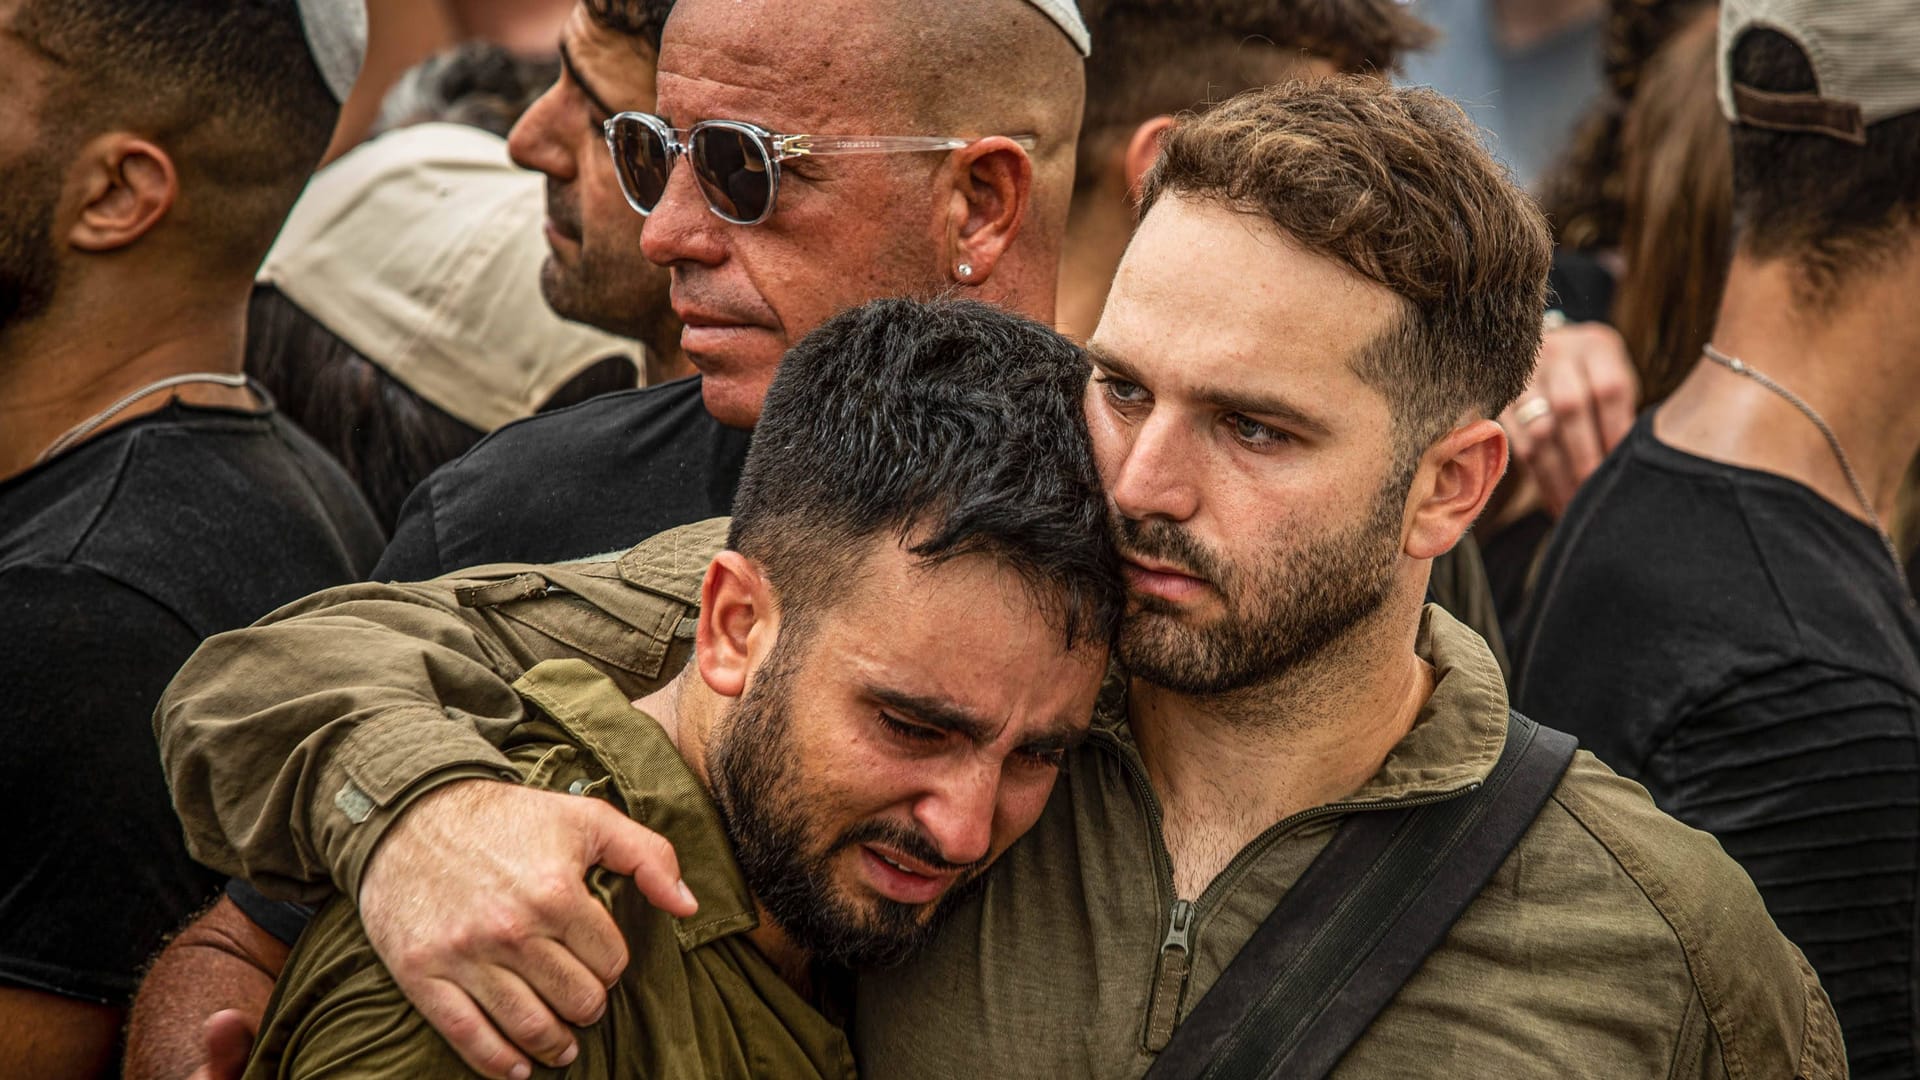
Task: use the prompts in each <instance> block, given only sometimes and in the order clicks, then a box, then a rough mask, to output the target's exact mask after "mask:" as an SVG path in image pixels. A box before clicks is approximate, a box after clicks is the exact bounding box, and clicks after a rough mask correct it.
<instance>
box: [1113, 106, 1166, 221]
mask: <svg viewBox="0 0 1920 1080" xmlns="http://www.w3.org/2000/svg"><path fill="white" fill-rule="evenodd" d="M1171 130H1173V117H1171V116H1166V115H1164V114H1163V115H1160V116H1156V117H1154V118H1153V119H1151V120H1148V121H1147V122H1146V123H1144V124H1141V125H1140V126H1139V127H1137V128H1134V129H1133V134H1132V135H1131V136H1129V137H1128V139H1127V151H1126V155H1125V156H1124V157H1123V158H1122V159H1121V165H1120V167H1121V168H1123V169H1125V170H1126V179H1127V197H1128V198H1129V199H1132V200H1133V201H1134V202H1135V203H1138V202H1139V201H1140V184H1141V182H1142V181H1144V180H1146V178H1147V172H1148V170H1150V169H1152V168H1153V163H1154V162H1156V161H1159V160H1160V142H1161V140H1163V139H1165V138H1166V137H1167V132H1169V131H1171Z"/></svg>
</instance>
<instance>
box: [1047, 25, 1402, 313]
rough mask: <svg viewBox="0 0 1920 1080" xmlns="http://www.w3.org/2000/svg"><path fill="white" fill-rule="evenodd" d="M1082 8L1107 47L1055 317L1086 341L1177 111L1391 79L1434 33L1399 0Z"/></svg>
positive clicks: (1086, 130)
mask: <svg viewBox="0 0 1920 1080" xmlns="http://www.w3.org/2000/svg"><path fill="white" fill-rule="evenodd" d="M1081 6H1082V10H1083V11H1085V12H1086V15H1087V28H1088V31H1089V32H1090V33H1091V34H1092V38H1093V41H1094V43H1095V48H1094V50H1093V55H1091V56H1089V57H1088V58H1087V104H1086V110H1085V112H1084V113H1083V115H1082V120H1081V124H1080V146H1079V150H1078V152H1077V154H1076V158H1075V169H1074V176H1073V203H1072V205H1071V207H1070V208H1069V210H1068V212H1067V238H1066V249H1065V251H1064V252H1063V254H1062V255H1061V260H1060V303H1059V308H1058V311H1057V313H1056V314H1055V316H1054V321H1055V323H1056V324H1057V325H1058V326H1059V327H1060V328H1061V329H1062V330H1063V331H1064V332H1066V333H1067V334H1070V335H1072V336H1074V337H1078V338H1082V339H1084V338H1085V337H1086V336H1087V335H1089V334H1091V333H1093V328H1094V326H1095V325H1096V324H1097V323H1099V321H1100V309H1101V308H1102V307H1104V306H1106V302H1107V290H1108V289H1109V288H1111V287H1112V285H1113V272H1114V270H1115V269H1116V268H1118V267H1119V265H1120V256H1121V255H1122V254H1123V253H1124V252H1125V251H1126V248H1127V241H1128V240H1129V239H1131V238H1132V236H1133V229H1134V225H1135V222H1136V215H1137V213H1138V205H1139V198H1140V181H1141V179H1142V178H1143V177H1145V176H1146V174H1147V170H1148V169H1150V168H1152V166H1153V163H1154V161H1155V160H1156V159H1157V158H1158V157H1159V154H1160V140H1161V139H1162V138H1163V137H1165V135H1166V133H1167V131H1168V129H1169V128H1171V127H1172V126H1173V124H1174V119H1175V117H1176V116H1177V115H1179V114H1180V113H1183V112H1187V111H1190V110H1198V109H1203V108H1205V107H1206V106H1208V105H1210V104H1213V103H1215V102H1219V101H1225V100H1226V99H1228V98H1230V97H1232V96H1234V95H1235V94H1238V93H1240V92H1241V91H1243V90H1251V89H1253V88H1254V87H1256V86H1270V85H1272V84H1274V83H1282V82H1287V81H1290V80H1293V79H1317V78H1324V77H1326V76H1328V75H1332V74H1336V73H1346V74H1374V75H1378V76H1379V77H1381V78H1386V77H1387V76H1388V75H1390V74H1391V73H1392V72H1393V71H1394V70H1396V69H1397V68H1398V67H1399V66H1400V62H1401V59H1402V57H1404V56H1405V55H1406V54H1407V53H1409V52H1411V51H1412V50H1416V49H1421V48H1425V47H1426V46H1427V45H1429V44H1430V43H1431V42H1432V41H1433V37H1434V33H1433V29H1432V28H1431V27H1429V26H1427V25H1426V24H1425V23H1423V22H1421V21H1420V20H1419V19H1418V18H1416V17H1414V16H1413V15H1412V14H1410V13H1409V11H1408V8H1407V5H1405V4H1404V3H1400V2H1399V0H1358V2H1356V3H1341V4H1323V3H1314V4H1273V3H1270V2H1267V0H1226V2H1221V3H1200V4H1196V3H1169V2H1167V0H1086V2H1085V3H1083V4H1082V5H1081Z"/></svg>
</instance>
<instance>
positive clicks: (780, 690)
mask: <svg viewBox="0 0 1920 1080" xmlns="http://www.w3.org/2000/svg"><path fill="white" fill-rule="evenodd" d="M798 629H799V628H797V627H794V626H791V625H789V626H788V627H787V628H786V630H784V631H783V632H782V635H781V640H780V641H779V642H777V643H776V644H775V646H774V651H773V653H772V655H770V656H768V657H767V661H766V663H765V664H764V665H763V666H762V668H761V671H760V674H759V675H758V677H757V678H755V679H754V681H753V685H751V686H749V687H748V688H747V692H746V693H745V694H743V695H741V697H740V700H739V701H738V702H737V703H736V704H735V705H734V706H733V707H732V708H731V709H729V710H728V713H727V716H726V718H725V720H724V721H723V723H722V726H721V728H720V729H719V731H718V732H716V734H715V737H714V742H713V746H712V748H711V749H710V750H709V752H708V755H707V772H708V776H709V777H710V778H711V781H712V788H713V800H714V804H715V806H716V807H717V808H718V809H719V811H720V819H721V821H722V823H723V824H724V825H725V827H726V830H727V836H728V838H729V839H730V840H731V841H732V842H733V854H734V859H735V861H736V862H738V863H739V865H740V873H741V876H742V877H744V878H745V879H746V882H747V888H748V889H750V890H752V892H753V894H754V896H755V897H756V898H757V899H758V900H759V901H760V904H761V906H763V907H764V908H766V911H767V914H768V916H769V917H771V918H772V919H773V921H774V922H776V923H778V924H779V925H780V928H781V929H782V930H784V931H785V932H786V933H787V935H788V936H789V937H791V938H792V939H793V941H794V943H795V944H797V945H799V946H801V947H802V948H804V949H806V950H808V951H809V952H810V953H811V954H812V955H813V958H814V959H815V960H819V961H825V962H828V963H835V964H841V965H845V966H848V967H868V968H871V967H885V966H888V965H892V964H897V963H899V962H901V961H902V960H905V959H906V958H907V957H909V956H911V955H913V953H915V952H916V951H918V950H919V949H920V948H921V947H922V946H923V945H925V944H926V943H927V941H928V939H929V938H931V937H932V936H933V933H934V931H935V930H936V929H938V927H939V924H940V922H941V920H942V918H944V915H945V913H946V912H948V911H950V910H952V908H953V906H954V905H955V904H956V903H958V902H959V901H960V900H961V899H962V898H963V897H964V896H965V895H968V894H969V893H970V892H971V891H972V887H973V886H974V885H975V883H976V882H977V881H978V880H979V869H980V868H978V867H976V868H973V873H972V875H971V876H970V877H969V878H968V879H967V881H966V884H965V885H963V886H958V887H955V888H953V889H950V890H948V891H947V893H946V894H945V895H944V896H942V897H941V898H940V899H939V900H938V901H936V902H935V903H934V904H933V905H931V908H932V909H931V910H928V908H927V907H925V906H920V905H913V904H902V903H899V902H897V901H894V900H889V899H887V898H886V897H883V896H880V897H874V898H873V902H872V906H871V907H869V908H865V909H863V908H862V907H861V906H859V905H857V904H855V903H853V902H851V901H850V900H849V899H848V898H847V897H845V896H843V895H841V893H840V891H839V890H837V889H836V888H835V887H834V879H833V863H834V859H835V857H836V856H838V855H839V854H840V853H841V852H842V851H845V850H847V849H848V848H851V847H854V846H855V845H858V844H865V843H879V844H883V845H886V846H888V847H892V848H896V849H898V850H899V851H901V852H902V853H904V854H906V855H908V856H911V857H912V858H914V859H918V860H920V861H922V862H924V863H926V864H927V865H928V866H931V867H935V868H938V869H957V868H956V867H954V866H953V864H951V863H948V862H947V861H946V860H945V859H942V858H941V857H940V853H939V851H938V850H937V849H935V848H934V846H933V844H932V843H931V842H929V841H928V840H927V839H926V838H925V837H923V836H921V835H920V834H918V833H916V832H913V831H912V830H910V829H907V828H905V827H903V826H900V825H897V824H895V823H892V822H887V821H863V822H860V823H859V824H857V825H854V826H853V827H852V828H850V829H848V830H846V831H845V832H843V833H841V834H840V835H839V836H837V837H835V838H834V840H833V842H832V843H830V844H827V845H826V846H825V848H824V849H821V850H817V851H816V850H813V849H814V848H815V847H816V846H817V841H816V839H815V837H814V836H813V830H812V829H811V828H810V827H809V826H810V825H811V824H812V823H813V815H812V813H811V811H815V810H817V808H818V807H819V806H821V805H822V801H821V800H820V799H818V798H814V797H810V796H811V795H812V794H813V793H812V792H811V791H810V789H809V787H808V785H807V783H806V777H805V771H804V769H802V768H801V763H800V761H799V760H798V757H797V755H796V752H795V751H794V749H793V747H792V741H791V739H790V738H789V727H788V716H787V708H786V697H787V694H786V687H787V684H788V683H789V682H790V680H791V677H792V675H793V664H792V662H791V660H792V658H791V657H790V656H789V655H788V654H789V653H790V652H797V651H798V650H797V649H796V648H794V647H793V646H792V645H791V643H790V641H789V639H790V638H791V637H793V636H795V634H796V633H797V631H798Z"/></svg>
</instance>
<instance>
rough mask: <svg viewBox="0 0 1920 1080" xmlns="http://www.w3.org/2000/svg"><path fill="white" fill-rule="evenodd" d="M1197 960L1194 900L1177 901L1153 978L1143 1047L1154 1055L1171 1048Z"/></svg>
mask: <svg viewBox="0 0 1920 1080" xmlns="http://www.w3.org/2000/svg"><path fill="white" fill-rule="evenodd" d="M1192 958H1193V901H1191V900H1175V901H1174V902H1173V913H1172V917H1171V918H1170V919H1169V920H1168V923H1167V939H1166V940H1165V941H1164V942H1162V943H1161V945H1160V969H1159V971H1158V972H1157V973H1156V974H1155V975H1154V977H1153V998H1152V1000H1151V1001H1150V1003H1149V1004H1148V1006H1147V1031H1146V1037H1145V1039H1144V1040H1143V1043H1142V1045H1144V1046H1145V1047H1146V1049H1148V1050H1150V1051H1152V1052H1153V1053H1156V1054H1157V1053H1159V1052H1160V1051H1162V1050H1165V1049H1166V1048H1167V1043H1168V1042H1169V1041H1170V1040H1171V1039H1172V1038H1173V1028H1174V1025H1176V1024H1178V1023H1179V1022H1180V999H1181V998H1182V997H1183V996H1185V994H1186V989H1187V972H1188V971H1190V970H1191V969H1192V966H1193V964H1192Z"/></svg>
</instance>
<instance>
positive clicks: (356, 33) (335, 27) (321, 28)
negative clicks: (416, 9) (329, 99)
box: [243, 0, 367, 104]
mask: <svg viewBox="0 0 1920 1080" xmlns="http://www.w3.org/2000/svg"><path fill="white" fill-rule="evenodd" d="M298 3H299V7H300V24H301V26H302V27H303V28H304V29H305V30H306V34H307V48H308V50H309V51H311V52H312V53H313V62H314V63H315V64H318V65H319V66H320V77H321V78H323V79H325V80H327V89H329V90H332V91H333V99H334V100H335V101H338V102H340V103H342V104H345V103H346V100H347V95H348V94H351V93H353V84H354V82H355V81H356V80H358V79H359V78H360V65H362V64H363V63H365V62H366V59H367V5H366V3H365V0H298ZM243 47H244V46H243Z"/></svg>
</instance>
